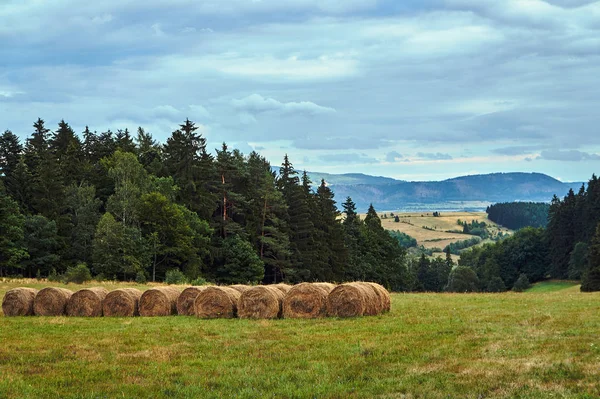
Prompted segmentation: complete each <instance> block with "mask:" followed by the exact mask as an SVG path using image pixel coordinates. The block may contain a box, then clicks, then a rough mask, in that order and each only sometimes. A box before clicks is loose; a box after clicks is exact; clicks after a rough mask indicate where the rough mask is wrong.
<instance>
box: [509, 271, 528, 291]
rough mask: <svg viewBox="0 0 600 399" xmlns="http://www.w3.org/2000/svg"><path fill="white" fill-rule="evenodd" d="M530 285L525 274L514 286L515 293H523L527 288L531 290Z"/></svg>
mask: <svg viewBox="0 0 600 399" xmlns="http://www.w3.org/2000/svg"><path fill="white" fill-rule="evenodd" d="M530 285H531V284H529V279H528V278H527V275H526V274H524V273H523V274H521V275H520V276H519V278H518V279H517V281H515V283H514V285H513V291H515V292H523V291H525V290H526V289H527V288H529V286H530Z"/></svg>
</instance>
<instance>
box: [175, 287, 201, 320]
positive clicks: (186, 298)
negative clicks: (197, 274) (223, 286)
mask: <svg viewBox="0 0 600 399" xmlns="http://www.w3.org/2000/svg"><path fill="white" fill-rule="evenodd" d="M208 287H209V286H208V285H203V286H194V287H187V288H186V289H185V290H183V292H182V293H181V295H179V298H177V314H178V315H182V316H193V315H194V314H195V313H194V301H195V300H196V297H197V296H198V294H199V293H200V292H202V291H204V290H205V289H207V288H208Z"/></svg>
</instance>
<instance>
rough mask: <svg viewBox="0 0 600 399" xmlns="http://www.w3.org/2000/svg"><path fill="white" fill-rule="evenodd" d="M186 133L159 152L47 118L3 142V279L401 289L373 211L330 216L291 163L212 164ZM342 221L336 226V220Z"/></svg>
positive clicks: (322, 194) (191, 129)
mask: <svg viewBox="0 0 600 399" xmlns="http://www.w3.org/2000/svg"><path fill="white" fill-rule="evenodd" d="M197 130H198V127H197V126H196V125H195V124H194V123H193V122H192V121H190V120H186V121H185V122H184V123H182V124H181V125H179V126H178V128H177V129H176V130H174V131H173V132H172V134H171V135H170V136H169V138H168V139H167V140H166V142H165V143H164V144H161V143H158V142H157V141H156V140H155V139H154V138H153V137H152V135H151V134H150V133H148V132H146V131H145V130H144V129H143V128H141V127H140V128H138V130H137V132H136V133H135V134H132V133H131V132H129V131H128V130H127V129H125V130H117V131H116V132H112V131H110V130H109V131H106V132H101V133H97V132H93V131H91V130H90V129H89V128H88V127H86V128H85V130H84V131H83V132H82V134H81V137H80V136H79V135H78V134H76V133H75V131H74V130H73V129H72V128H71V126H70V125H69V124H68V123H66V122H65V121H61V122H60V123H59V124H58V127H57V129H56V130H55V131H51V130H50V129H49V128H47V127H46V124H45V122H44V121H43V120H42V119H38V120H37V121H36V122H35V123H34V125H33V132H32V133H31V135H30V136H29V137H28V138H27V139H26V141H25V143H21V142H20V140H19V138H18V136H17V135H15V134H14V133H12V132H11V131H8V130H7V131H5V132H4V134H3V135H2V136H1V137H0V174H1V175H0V176H1V179H0V232H1V237H0V276H5V275H22V276H27V277H33V276H36V275H37V276H42V277H46V276H49V275H52V274H61V273H64V272H65V271H66V270H67V269H68V268H69V267H75V266H77V265H81V264H85V265H86V266H88V267H89V268H90V269H91V271H92V273H93V274H94V275H96V276H98V277H99V278H107V279H119V280H130V279H134V278H136V277H139V276H140V275H141V276H143V277H144V278H148V279H150V280H153V281H154V280H156V281H161V280H164V279H165V276H166V275H167V272H168V271H172V270H178V271H180V272H181V273H183V274H184V275H185V276H186V277H187V278H188V279H189V280H193V279H196V278H199V277H200V278H204V279H207V280H210V281H214V282H218V283H248V282H250V283H252V282H264V283H271V282H280V281H288V282H292V283H293V282H299V281H338V282H342V281H349V280H369V281H376V282H379V283H381V284H384V285H385V286H386V287H388V288H390V289H395V290H403V289H407V283H406V281H407V280H408V278H407V275H408V273H409V272H408V264H407V262H408V261H407V259H406V251H405V250H404V248H403V247H402V246H401V245H400V244H399V242H398V240H396V239H395V238H393V237H392V236H390V235H389V234H388V233H387V231H386V230H384V229H383V227H382V226H381V221H380V219H379V217H378V215H377V212H376V211H375V209H374V208H373V207H371V208H370V209H369V212H368V213H367V215H366V217H365V218H364V219H361V218H360V217H359V216H358V214H357V213H356V206H355V204H354V202H353V201H352V199H351V198H347V199H346V200H345V201H344V203H343V205H342V208H343V212H342V211H340V210H339V209H338V208H337V205H336V201H335V200H334V194H333V192H332V191H331V189H330V188H329V187H328V186H327V184H326V182H325V181H323V180H322V181H321V182H320V183H319V184H316V185H315V184H313V182H311V181H310V179H309V177H308V175H307V173H306V172H303V173H300V172H299V171H297V170H296V169H295V168H294V167H293V165H292V163H291V162H290V160H289V159H288V157H287V155H286V156H285V158H284V160H283V163H282V164H281V167H280V168H279V173H275V172H273V170H272V168H271V165H270V163H269V162H268V161H267V160H266V159H265V158H263V157H262V156H261V155H259V154H258V153H256V152H252V153H250V154H249V155H244V154H242V153H241V152H240V151H239V150H237V149H233V150H232V149H230V148H228V146H227V145H226V144H225V143H223V145H222V146H221V148H219V149H217V150H216V153H215V154H214V155H213V154H211V153H210V152H209V151H208V150H207V148H206V140H205V138H204V137H202V135H201V134H200V133H199V132H198V131H197ZM342 213H343V217H342Z"/></svg>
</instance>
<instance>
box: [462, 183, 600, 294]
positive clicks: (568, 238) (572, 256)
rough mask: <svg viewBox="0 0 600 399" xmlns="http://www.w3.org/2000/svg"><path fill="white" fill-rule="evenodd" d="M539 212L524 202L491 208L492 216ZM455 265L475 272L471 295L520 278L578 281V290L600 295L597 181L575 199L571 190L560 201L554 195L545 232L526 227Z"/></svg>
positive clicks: (465, 254) (599, 187) (464, 255)
mask: <svg viewBox="0 0 600 399" xmlns="http://www.w3.org/2000/svg"><path fill="white" fill-rule="evenodd" d="M543 208H545V207H542V206H537V205H534V206H531V205H528V204H522V203H514V204H513V205H511V204H500V206H499V207H494V206H492V207H490V209H492V210H493V211H492V212H493V213H495V214H496V215H499V214H502V213H503V212H506V213H505V215H504V216H507V217H512V216H513V215H516V214H518V213H521V214H522V215H523V216H524V215H525V214H527V213H530V215H533V214H534V213H536V211H535V210H536V209H537V210H538V211H540V213H541V210H542V209H543ZM501 217H502V216H501ZM539 217H541V215H537V216H535V219H537V218H539ZM515 220H516V219H515ZM528 220H529V221H532V222H533V220H534V218H533V217H530V218H528ZM519 223H522V221H520V222H519ZM459 266H461V267H468V268H469V269H470V270H471V271H473V272H474V273H475V276H473V277H474V281H475V283H474V285H473V290H484V289H486V287H488V286H489V285H490V284H492V281H495V283H493V284H497V285H501V286H504V287H506V288H508V289H510V288H511V287H513V286H514V284H515V283H516V282H517V281H518V280H519V279H521V281H523V280H525V279H526V280H527V281H528V282H537V281H541V280H544V279H548V278H551V279H571V280H582V286H581V290H582V291H600V182H599V181H598V178H597V177H596V175H593V176H592V178H591V179H590V180H589V182H588V184H587V188H586V187H585V185H583V186H582V187H581V188H580V190H579V192H578V193H577V194H575V192H574V191H573V190H570V191H569V193H568V194H567V195H566V196H565V197H564V198H563V199H560V198H558V197H557V196H556V195H555V196H554V197H553V198H552V201H551V203H550V204H549V206H548V221H547V226H546V228H545V229H544V228H542V227H539V228H535V227H524V228H521V229H520V230H518V231H517V232H516V233H515V234H514V235H512V236H510V237H508V238H505V239H504V240H502V241H500V242H498V243H495V244H486V245H484V246H482V247H476V248H473V249H472V250H470V251H463V252H461V257H460V260H459ZM500 283H501V284H500Z"/></svg>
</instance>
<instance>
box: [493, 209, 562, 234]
mask: <svg viewBox="0 0 600 399" xmlns="http://www.w3.org/2000/svg"><path fill="white" fill-rule="evenodd" d="M549 210H550V204H547V203H544V202H504V203H499V204H493V205H490V206H488V207H487V209H486V212H487V214H488V218H489V219H490V220H491V221H493V222H496V223H498V224H499V225H502V226H504V227H506V228H509V229H512V230H518V229H520V228H523V227H546V225H547V224H548V212H549Z"/></svg>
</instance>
